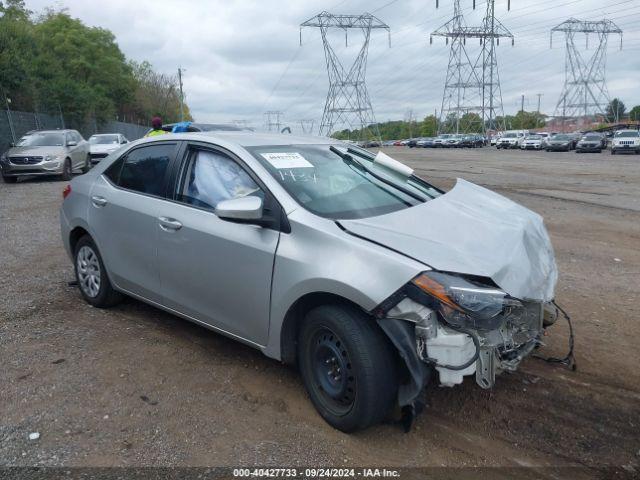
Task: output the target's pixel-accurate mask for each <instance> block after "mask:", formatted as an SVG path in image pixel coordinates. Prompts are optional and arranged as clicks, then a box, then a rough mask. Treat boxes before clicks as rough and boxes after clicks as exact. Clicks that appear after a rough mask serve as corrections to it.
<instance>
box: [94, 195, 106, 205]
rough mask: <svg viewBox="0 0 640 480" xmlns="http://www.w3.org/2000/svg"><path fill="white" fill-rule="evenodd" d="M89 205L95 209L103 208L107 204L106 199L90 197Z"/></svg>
mask: <svg viewBox="0 0 640 480" xmlns="http://www.w3.org/2000/svg"><path fill="white" fill-rule="evenodd" d="M91 203H93V205H94V206H96V207H104V206H105V205H106V204H107V199H106V198H104V197H91Z"/></svg>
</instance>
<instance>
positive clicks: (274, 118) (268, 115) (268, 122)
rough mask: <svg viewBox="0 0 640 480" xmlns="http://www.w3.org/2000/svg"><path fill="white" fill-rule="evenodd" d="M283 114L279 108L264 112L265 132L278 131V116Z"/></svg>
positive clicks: (279, 124) (279, 123)
mask: <svg viewBox="0 0 640 480" xmlns="http://www.w3.org/2000/svg"><path fill="white" fill-rule="evenodd" d="M283 115H284V113H283V112H281V111H279V110H269V111H268V112H264V126H265V129H266V130H267V132H280V127H281V126H282V122H281V121H280V118H281V117H282V116H283Z"/></svg>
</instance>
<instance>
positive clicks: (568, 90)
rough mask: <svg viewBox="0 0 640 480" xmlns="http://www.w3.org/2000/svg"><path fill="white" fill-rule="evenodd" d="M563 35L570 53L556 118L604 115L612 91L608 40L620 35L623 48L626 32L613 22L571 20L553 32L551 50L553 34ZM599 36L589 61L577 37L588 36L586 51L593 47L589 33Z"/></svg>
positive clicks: (566, 61)
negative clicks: (607, 77) (607, 74)
mask: <svg viewBox="0 0 640 480" xmlns="http://www.w3.org/2000/svg"><path fill="white" fill-rule="evenodd" d="M555 32H563V33H564V37H565V45H566V49H567V54H566V57H565V67H564V70H565V73H564V87H563V88H562V93H561V94H560V99H559V100H558V103H557V104H556V109H555V112H554V117H556V118H557V117H561V118H562V121H563V122H564V120H565V119H567V118H576V117H580V116H583V117H588V116H590V115H596V114H604V113H605V112H606V109H607V106H608V105H609V91H608V90H607V85H606V83H605V70H606V68H605V67H606V61H607V41H608V38H609V34H611V33H613V34H617V35H620V48H621V49H622V30H620V28H618V26H617V25H616V24H615V23H613V22H612V21H611V20H600V21H597V22H589V21H583V20H576V19H575V18H570V19H569V20H567V21H565V22H562V23H561V24H560V25H558V26H557V27H554V28H552V29H551V38H550V42H551V47H553V34H554V33H555ZM590 33H591V34H596V37H597V39H598V41H599V43H598V46H597V47H596V50H595V51H594V53H593V54H592V55H591V57H590V58H588V59H586V61H585V58H584V57H583V56H582V54H581V53H580V51H579V49H578V47H577V45H576V42H575V40H576V37H577V36H578V35H579V34H584V35H585V38H586V48H589V34H590Z"/></svg>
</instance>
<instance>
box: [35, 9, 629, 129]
mask: <svg viewBox="0 0 640 480" xmlns="http://www.w3.org/2000/svg"><path fill="white" fill-rule="evenodd" d="M26 3H27V6H28V7H29V8H30V9H32V10H35V11H40V10H42V9H43V8H45V7H50V6H53V7H55V8H61V7H66V8H67V9H68V11H69V13H70V14H71V15H72V16H73V17H77V18H80V19H81V20H82V21H83V22H84V23H86V24H87V25H91V26H100V27H104V28H107V29H109V30H111V31H112V32H113V33H114V34H115V36H116V39H117V42H118V44H119V45H120V48H121V49H122V51H123V52H124V53H125V55H126V56H127V57H128V58H131V59H134V60H137V61H142V60H148V61H149V62H151V63H152V64H153V65H154V67H155V68H156V69H157V70H160V71H163V72H166V73H172V72H174V71H175V70H176V69H177V68H178V66H182V68H184V69H185V70H186V72H185V76H184V86H185V92H186V99H187V101H188V103H189V106H190V107H191V111H192V113H193V115H194V117H195V118H196V120H198V121H209V122H220V121H222V122H228V121H233V120H238V119H246V120H248V121H249V122H250V123H251V124H252V125H253V126H255V127H260V126H262V124H263V122H264V116H263V112H264V111H266V110H281V111H283V112H284V123H287V124H290V125H291V126H292V127H295V126H297V125H298V123H297V122H298V120H299V119H315V120H316V125H318V123H319V120H320V118H321V116H322V109H323V106H324V102H325V98H326V93H327V88H328V79H327V74H326V67H325V60H324V52H323V48H322V41H321V39H320V34H319V31H318V30H317V29H307V30H305V31H303V35H302V40H303V42H302V46H300V44H299V28H298V26H299V24H300V23H301V22H303V21H305V20H307V19H309V18H310V17H313V16H314V15H316V14H318V13H320V12H321V11H323V10H327V11H329V12H331V13H337V14H338V13H342V14H360V13H363V12H367V11H368V12H370V13H373V14H374V15H376V16H377V17H378V18H380V19H381V20H382V21H384V22H385V23H387V24H388V25H389V26H390V27H391V48H389V43H388V39H387V35H386V33H385V32H384V31H382V30H379V31H374V32H373V34H372V37H371V42H370V48H369V61H368V67H367V85H368V89H369V94H370V97H371V102H372V104H373V108H374V111H375V115H376V118H377V120H378V121H385V120H389V119H402V118H404V117H405V116H406V115H407V112H408V110H409V109H412V110H413V112H414V115H416V116H417V117H418V118H421V117H424V116H425V115H427V114H430V113H433V112H434V110H435V109H438V110H439V109H440V104H441V102H442V92H443V88H444V81H445V74H446V68H447V61H448V47H447V45H445V42H444V39H438V38H434V41H433V45H430V44H429V33H431V32H432V31H433V30H435V29H437V28H438V27H440V26H441V25H442V24H443V23H445V22H446V21H447V20H448V18H449V17H451V15H452V11H453V7H452V4H453V2H452V1H451V0H440V8H439V9H436V6H435V4H436V2H435V0H395V1H391V0H342V1H340V0H325V1H318V0H305V1H300V0H296V1H288V2H287V1H286V0H280V1H274V0H261V1H255V0H253V1H251V0H184V1H176V0H155V1H151V0H136V1H131V0H103V1H101V2H94V1H86V0H62V1H47V0H27V1H26ZM476 3H477V4H478V5H477V9H476V10H475V11H474V10H473V9H472V0H461V5H462V7H463V9H464V14H465V19H466V23H467V25H474V24H479V23H480V21H481V19H482V16H483V13H484V8H485V1H484V0H477V2H476ZM511 7H512V9H511V11H507V0H496V14H497V17H498V18H499V19H500V20H501V21H502V23H503V24H504V25H505V26H506V27H507V28H509V29H510V30H511V32H512V33H513V34H514V36H515V46H513V47H512V46H511V45H510V43H508V42H502V43H501V45H500V46H499V49H498V63H499V71H500V79H501V83H502V97H503V104H504V109H505V112H506V113H515V112H516V111H517V110H518V109H519V108H520V96H521V95H522V94H524V95H525V110H535V109H536V108H537V101H538V97H537V94H538V93H541V94H542V95H543V96H542V97H541V110H542V111H543V112H544V113H548V114H553V111H554V108H555V105H556V102H557V101H558V97H559V95H560V92H561V89H562V85H563V81H564V62H565V50H564V42H563V38H562V37H561V36H560V35H556V36H555V37H554V44H553V49H550V48H549V30H550V29H551V28H552V27H553V26H555V25H557V24H559V23H561V22H563V21H564V20H566V19H568V18H569V17H576V18H579V19H585V20H600V19H603V18H608V19H610V20H613V21H614V22H615V23H616V24H617V25H618V26H619V27H620V28H621V29H622V30H623V31H624V40H623V49H622V51H620V49H619V45H620V43H619V38H616V37H614V36H612V37H610V40H609V48H608V50H607V55H608V58H607V85H608V88H609V92H610V94H611V97H615V96H617V97H620V98H621V99H622V100H623V101H624V102H625V103H626V105H627V107H628V108H631V107H632V106H633V105H638V104H640V0H512V1H511ZM361 38H362V36H361V34H360V33H359V32H358V31H353V36H350V44H351V45H352V46H351V47H350V48H346V49H345V47H344V37H343V36H339V35H338V36H336V37H335V38H332V40H334V41H335V48H336V51H337V52H338V53H339V54H340V55H342V56H343V57H344V58H343V61H344V63H345V64H348V63H349V61H350V59H351V58H352V57H353V55H354V54H355V50H354V49H355V46H356V45H357V44H358V42H359V41H360V39H361ZM589 40H590V42H589V47H590V50H588V51H585V52H584V54H585V56H587V55H591V54H592V53H593V51H594V46H595V45H596V44H597V39H596V38H590V39H589ZM580 43H581V44H582V45H584V41H582V40H581V41H580ZM467 48H468V50H469V52H470V54H474V52H477V51H478V49H479V46H478V45H477V44H475V42H474V41H471V42H470V43H469V44H468V45H467Z"/></svg>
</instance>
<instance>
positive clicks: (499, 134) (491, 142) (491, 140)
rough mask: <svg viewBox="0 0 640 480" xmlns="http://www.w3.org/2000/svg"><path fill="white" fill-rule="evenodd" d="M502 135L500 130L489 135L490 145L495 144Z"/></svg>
mask: <svg viewBox="0 0 640 480" xmlns="http://www.w3.org/2000/svg"><path fill="white" fill-rule="evenodd" d="M500 137H502V133H500V132H498V133H496V134H495V135H491V136H490V137H489V145H491V146H494V145H497V143H498V142H499V141H500Z"/></svg>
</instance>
